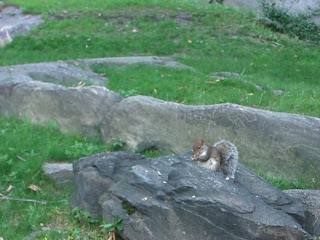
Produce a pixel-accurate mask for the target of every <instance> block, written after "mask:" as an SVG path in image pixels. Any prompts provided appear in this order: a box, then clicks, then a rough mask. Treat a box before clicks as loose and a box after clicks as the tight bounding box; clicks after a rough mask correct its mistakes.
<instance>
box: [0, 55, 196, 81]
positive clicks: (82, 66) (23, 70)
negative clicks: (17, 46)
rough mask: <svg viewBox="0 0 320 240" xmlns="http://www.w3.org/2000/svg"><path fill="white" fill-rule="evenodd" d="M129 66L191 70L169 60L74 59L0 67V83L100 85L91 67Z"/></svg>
mask: <svg viewBox="0 0 320 240" xmlns="http://www.w3.org/2000/svg"><path fill="white" fill-rule="evenodd" d="M133 64H145V65H149V66H152V67H169V68H176V69H190V70H192V71H195V70H194V69H192V68H190V67H188V66H186V65H183V64H181V63H178V62H177V61H175V60H174V59H172V58H169V57H157V56H135V57H113V58H95V59H78V60H69V61H59V62H45V63H32V64H24V65H14V66H5V67H0V82H5V81H30V80H34V81H42V82H51V83H55V84H60V85H64V86H78V85H81V86H82V85H92V84H93V85H100V86H101V85H104V86H106V85H107V84H108V81H109V80H108V78H106V77H103V76H100V75H99V74H96V73H94V72H92V69H91V68H92V67H94V66H117V67H123V66H128V65H133Z"/></svg>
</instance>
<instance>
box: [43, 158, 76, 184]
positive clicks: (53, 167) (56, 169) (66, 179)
mask: <svg viewBox="0 0 320 240" xmlns="http://www.w3.org/2000/svg"><path fill="white" fill-rule="evenodd" d="M42 169H43V171H44V174H45V175H46V176H47V177H49V178H50V179H51V180H52V181H53V182H55V183H56V184H58V185H72V184H73V167H72V164H71V163H45V164H44V165H43V167H42Z"/></svg>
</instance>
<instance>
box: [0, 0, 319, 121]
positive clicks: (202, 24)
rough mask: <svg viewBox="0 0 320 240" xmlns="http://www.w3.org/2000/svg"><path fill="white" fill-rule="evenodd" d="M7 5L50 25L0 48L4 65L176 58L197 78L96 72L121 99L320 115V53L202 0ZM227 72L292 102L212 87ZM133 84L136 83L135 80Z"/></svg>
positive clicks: (230, 85) (247, 89)
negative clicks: (215, 75)
mask: <svg viewBox="0 0 320 240" xmlns="http://www.w3.org/2000/svg"><path fill="white" fill-rule="evenodd" d="M6 2H8V3H14V4H19V5H21V6H23V8H24V9H25V10H26V11H28V12H38V13H42V14H43V15H44V16H45V20H46V21H45V23H44V24H42V25H41V26H39V27H38V28H36V29H34V30H33V31H32V32H31V33H30V34H29V35H28V36H22V37H17V38H15V39H14V41H13V42H12V43H11V44H9V45H6V46H5V47H3V48H0V65H14V64H23V63H30V62H43V61H57V60H67V59H77V58H98V57H114V56H134V55H159V56H173V57H174V58H176V59H177V60H178V61H180V62H182V63H184V64H186V65H188V66H190V67H193V68H195V69H196V71H197V73H194V72H190V71H188V70H181V71H174V70H170V69H154V68H151V67H146V66H135V67H128V68H121V69H118V68H112V67H110V68H96V69H95V71H97V72H99V73H106V76H107V77H108V78H109V79H110V84H109V85H108V88H110V89H112V90H115V91H118V92H120V93H121V92H123V93H131V94H133V93H135V94H143V95H151V96H154V97H156V98H159V99H163V100H168V101H177V102H183V103H186V104H195V105H199V104H215V103H223V102H231V103H237V104H241V105H246V106H252V107H257V108H262V109H267V110H273V111H280V112H290V113H298V114H305V115H311V116H315V117H319V116H320V106H319V105H320V87H319V86H320V78H319V75H320V46H319V45H312V44H310V43H308V42H303V41H298V40H297V39H295V38H290V37H287V36H285V35H281V34H278V33H274V32H272V31H271V30H269V29H267V28H265V27H264V26H262V25H260V24H259V23H258V21H257V20H256V19H255V17H254V16H253V15H252V14H250V13H245V12H238V11H235V10H231V9H228V8H224V7H221V6H217V5H207V4H202V3H197V4H196V3H195V2H194V1H164V2H161V1H155V0H154V1H133V0H131V1H123V2H122V1H121V3H120V4H117V1H107V2H105V1H92V2H89V3H88V2H86V1H79V2H77V4H75V3H74V2H73V1H64V2H57V1H49V0H46V1H41V2H39V1H31V0H30V1H12V0H11V1H6ZM133 30H136V32H135V31H133ZM275 42H276V44H275ZM278 43H279V44H280V45H278ZM221 71H223V72H236V73H239V74H242V75H241V76H242V79H245V80H248V81H251V82H253V83H256V84H260V85H263V86H265V87H266V88H267V89H282V90H285V95H284V96H274V95H273V94H272V93H271V92H270V91H266V92H262V91H259V90H256V89H254V88H252V87H251V86H248V85H246V84H243V83H241V82H237V81H235V80H230V79H226V81H224V82H221V83H219V84H211V83H210V82H212V81H214V80H215V79H211V78H210V77H209V75H210V73H212V72H221ZM162 72H163V74H161V73H162ZM131 78H134V79H135V81H132V80H131V81H127V80H128V79H131ZM208 82H209V83H208ZM155 89H156V91H155Z"/></svg>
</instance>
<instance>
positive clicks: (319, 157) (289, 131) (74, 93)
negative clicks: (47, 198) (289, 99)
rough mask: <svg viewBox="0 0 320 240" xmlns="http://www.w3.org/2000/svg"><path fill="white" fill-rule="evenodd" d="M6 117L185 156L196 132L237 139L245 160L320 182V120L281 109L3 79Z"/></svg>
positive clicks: (212, 138) (1, 107)
mask: <svg viewBox="0 0 320 240" xmlns="http://www.w3.org/2000/svg"><path fill="white" fill-rule="evenodd" d="M0 111H1V112H2V114H4V115H5V116H17V117H20V118H27V119H29V120H30V121H31V122H34V123H40V124H45V123H48V122H56V123H57V127H58V128H59V129H61V130H62V131H68V132H73V133H77V134H78V133H81V134H84V135H86V136H89V137H101V138H102V140H103V141H104V142H105V143H110V142H112V140H113V138H114V137H116V138H121V139H123V140H124V142H125V144H126V146H127V148H128V149H136V150H144V149H148V148H152V147H155V148H158V149H159V150H161V151H163V152H172V153H177V154H181V153H183V152H185V151H186V150H187V149H190V148H191V146H192V145H193V143H194V141H195V139H196V138H204V139H205V140H206V142H208V143H209V144H214V143H215V142H217V141H219V140H222V139H226V140H229V141H231V142H233V143H234V144H235V145H236V146H237V148H238V150H239V155H240V162H242V163H247V164H253V165H256V164H258V165H259V166H260V168H261V169H268V171H271V172H273V173H274V174H277V173H281V174H283V172H285V173H286V174H287V175H288V176H290V177H292V178H298V177H301V176H303V177H304V179H308V178H309V179H311V178H315V180H316V181H319V180H320V142H319V141H318V140H319V139H320V119H317V118H313V117H308V116H301V115H295V114H286V113H275V112H269V111H264V110H258V109H253V108H249V107H242V106H239V105H236V104H217V105H211V106H187V105H183V104H177V103H172V102H165V101H161V100H157V99H154V98H152V97H144V96H134V97H129V98H125V99H123V98H122V97H121V96H120V95H118V94H116V93H114V92H112V91H110V90H108V89H106V88H105V87H99V86H89V87H70V88H67V87H63V86H59V85H54V84H51V83H44V82H38V81H32V80H28V81H18V80H12V81H11V80H8V81H0Z"/></svg>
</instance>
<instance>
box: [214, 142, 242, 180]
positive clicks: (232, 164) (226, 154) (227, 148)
mask: <svg viewBox="0 0 320 240" xmlns="http://www.w3.org/2000/svg"><path fill="white" fill-rule="evenodd" d="M214 147H215V148H216V149H218V151H219V152H220V154H221V163H222V166H221V169H222V171H223V172H224V173H225V174H226V175H227V176H228V177H229V178H232V179H234V176H235V172H236V169H237V165H238V150H237V147H236V146H235V145H234V144H233V143H231V142H229V141H226V140H222V141H220V142H217V143H216V144H214Z"/></svg>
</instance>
